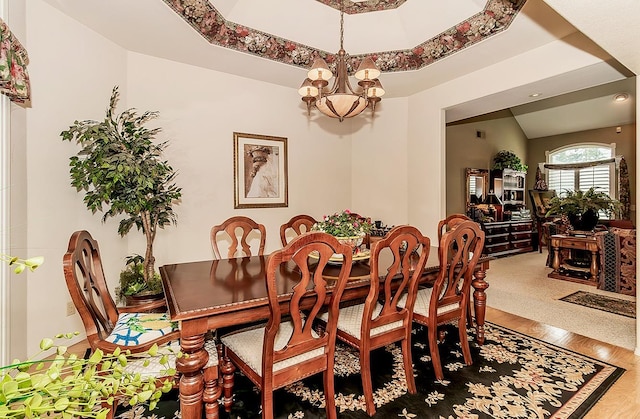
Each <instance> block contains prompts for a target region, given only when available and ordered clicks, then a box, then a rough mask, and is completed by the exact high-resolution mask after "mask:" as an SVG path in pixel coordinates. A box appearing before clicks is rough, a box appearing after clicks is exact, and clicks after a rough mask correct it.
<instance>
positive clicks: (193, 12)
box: [163, 0, 526, 73]
mask: <svg viewBox="0 0 640 419" xmlns="http://www.w3.org/2000/svg"><path fill="white" fill-rule="evenodd" d="M163 1H164V2H165V3H166V4H167V5H168V6H169V7H170V8H172V9H173V10H174V11H175V12H176V13H178V15H180V16H181V17H182V18H183V19H184V20H185V21H186V22H187V23H189V24H190V25H191V26H192V27H193V28H194V29H195V30H196V31H198V32H199V33H200V34H201V35H202V36H203V37H204V38H205V39H206V40H207V41H209V42H210V43H212V44H215V45H219V46H222V47H225V48H230V49H234V50H236V51H240V52H245V53H248V54H252V55H256V56H259V57H262V58H266V59H270V60H273V61H278V62H282V63H285V64H290V65H294V66H297V67H302V68H309V67H310V66H311V63H312V62H313V60H314V58H315V57H316V56H321V57H322V58H324V60H325V61H326V62H327V64H329V66H334V65H335V62H336V54H334V53H329V52H326V51H321V50H316V49H314V48H311V47H309V46H307V45H303V44H300V43H297V42H294V41H291V40H288V39H284V38H280V37H278V36H275V35H271V34H268V33H265V32H261V31H258V30H256V29H252V28H249V27H246V26H243V25H240V24H238V23H234V22H230V21H228V20H226V19H225V18H224V17H223V16H222V15H221V14H220V13H219V12H218V11H217V10H216V9H215V8H214V7H213V6H212V5H211V3H210V1H209V0H163ZM319 1H320V0H319ZM416 1H417V0H416ZM525 3H526V0H488V1H487V3H486V5H485V7H484V9H483V10H482V11H481V12H479V13H477V14H475V15H473V16H471V17H470V18H469V19H467V20H465V21H463V22H461V23H459V24H457V25H455V26H453V27H451V28H449V29H447V30H445V31H444V32H442V33H440V34H439V35H437V36H435V37H433V38H431V39H428V40H426V41H425V42H423V43H421V44H419V45H417V46H415V47H413V48H411V49H405V50H397V51H383V52H371V53H368V54H360V55H352V56H349V57H348V61H347V67H348V69H349V72H350V73H351V72H352V71H353V69H355V68H358V66H359V64H360V61H361V60H362V59H364V58H365V57H367V56H370V57H371V58H372V59H373V60H374V61H375V63H376V65H377V66H378V68H379V69H380V70H381V71H383V72H398V71H412V70H419V69H421V68H423V67H425V66H427V65H429V64H432V63H434V62H435V61H438V60H440V59H442V58H445V57H447V56H449V55H451V54H453V53H455V52H458V51H461V50H462V49H464V48H467V47H469V46H471V45H473V44H475V43H477V42H480V41H482V40H484V39H487V38H488V37H490V36H493V35H495V34H497V33H499V32H501V31H503V30H505V29H506V28H507V27H508V26H509V25H510V24H511V22H512V21H513V19H514V18H515V16H516V15H517V14H518V12H519V11H520V10H521V9H522V7H523V6H524V4H525Z"/></svg>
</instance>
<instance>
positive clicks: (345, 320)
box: [320, 303, 402, 338]
mask: <svg viewBox="0 0 640 419" xmlns="http://www.w3.org/2000/svg"><path fill="white" fill-rule="evenodd" d="M381 311H382V304H379V303H378V304H376V307H375V308H374V310H373V318H375V317H377V316H378V315H380V312H381ZM363 315H364V304H356V305H352V306H347V307H344V308H341V309H340V317H338V329H340V330H341V331H343V332H345V333H348V334H349V335H351V336H353V337H355V338H360V332H361V329H362V317H363ZM320 319H321V320H323V321H325V322H326V321H327V314H326V313H323V314H322V315H320ZM398 327H402V321H397V322H393V323H387V324H384V325H382V326H378V327H374V328H373V329H371V332H370V333H371V336H377V335H379V334H381V333H385V332H388V331H390V330H393V329H397V328H398Z"/></svg>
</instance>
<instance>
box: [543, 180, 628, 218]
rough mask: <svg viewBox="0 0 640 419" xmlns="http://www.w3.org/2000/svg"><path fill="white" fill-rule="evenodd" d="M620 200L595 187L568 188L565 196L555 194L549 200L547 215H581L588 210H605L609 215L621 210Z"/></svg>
mask: <svg viewBox="0 0 640 419" xmlns="http://www.w3.org/2000/svg"><path fill="white" fill-rule="evenodd" d="M620 207H621V205H620V202H619V201H618V200H616V199H613V198H611V197H610V196H609V195H608V194H606V193H605V192H602V191H596V188H595V187H592V188H589V189H588V190H587V191H585V192H583V191H580V190H578V191H571V190H567V191H566V193H565V196H564V197H561V196H554V197H553V198H551V200H550V201H549V207H548V211H547V216H549V215H581V214H584V212H585V211H587V210H593V211H595V212H596V213H598V212H600V211H604V212H605V213H606V214H607V215H609V216H611V214H613V213H615V212H617V211H619V210H620Z"/></svg>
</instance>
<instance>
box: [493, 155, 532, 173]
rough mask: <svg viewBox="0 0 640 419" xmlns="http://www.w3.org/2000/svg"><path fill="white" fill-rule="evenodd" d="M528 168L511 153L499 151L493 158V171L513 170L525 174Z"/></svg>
mask: <svg viewBox="0 0 640 419" xmlns="http://www.w3.org/2000/svg"><path fill="white" fill-rule="evenodd" d="M528 168H529V167H528V166H527V165H526V164H523V163H522V160H520V157H518V156H516V154H515V153H514V152H513V151H508V150H501V151H499V152H498V153H497V154H496V155H495V157H494V158H493V169H496V170H504V169H513V170H516V171H518V172H525V173H526V172H527V169H528Z"/></svg>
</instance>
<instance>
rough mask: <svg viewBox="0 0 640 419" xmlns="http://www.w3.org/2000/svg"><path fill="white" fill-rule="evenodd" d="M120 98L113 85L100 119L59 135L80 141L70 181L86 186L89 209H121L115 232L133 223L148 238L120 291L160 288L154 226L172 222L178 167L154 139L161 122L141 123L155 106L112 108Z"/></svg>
mask: <svg viewBox="0 0 640 419" xmlns="http://www.w3.org/2000/svg"><path fill="white" fill-rule="evenodd" d="M118 99H119V92H118V87H117V86H116V87H114V88H113V91H112V94H111V100H110V101H109V108H108V109H107V112H106V118H105V119H104V120H103V121H93V120H85V121H75V122H74V123H73V125H71V126H70V127H69V129H68V130H66V131H63V132H62V133H61V134H60V135H61V136H62V139H63V140H68V141H72V140H75V141H76V143H78V144H80V145H81V146H82V149H81V150H80V151H78V153H77V155H75V156H72V157H71V158H70V160H71V161H70V166H71V169H70V173H71V185H72V186H74V187H75V188H76V189H77V190H78V191H84V192H85V196H84V203H85V204H86V206H87V208H88V209H89V210H91V211H92V212H94V213H95V212H96V211H101V212H103V213H104V216H103V218H102V220H103V221H106V220H107V219H108V218H109V217H115V216H120V215H124V216H125V218H123V219H122V220H121V221H120V224H119V226H118V233H119V234H120V235H121V236H125V235H126V234H127V233H128V232H129V231H130V230H131V228H132V227H133V226H134V225H135V226H136V227H137V228H138V230H140V231H142V233H143V234H144V235H145V238H146V249H145V254H144V257H142V256H133V257H130V258H129V260H128V262H127V269H125V271H124V272H123V273H122V275H121V283H120V290H119V294H123V295H129V294H140V293H148V294H153V293H161V292H162V284H161V281H160V277H159V274H158V273H157V272H156V271H155V258H154V256H153V243H154V240H155V238H156V233H157V231H158V228H164V227H165V226H167V225H169V224H175V223H176V214H175V213H174V211H173V204H174V203H175V202H177V200H179V199H180V197H181V194H182V192H181V188H179V187H177V186H176V184H175V182H174V180H175V177H176V172H175V171H174V170H173V168H172V167H171V166H170V165H169V164H168V162H167V161H166V160H163V158H162V154H163V151H164V150H165V148H166V146H167V142H166V141H165V142H161V143H158V144H156V143H154V142H153V140H154V139H155V137H156V135H157V134H158V133H159V132H160V131H161V130H160V128H153V129H149V128H146V126H145V124H146V123H147V122H148V121H149V120H151V119H153V118H155V117H157V116H158V113H157V112H150V111H147V112H144V113H142V114H141V115H138V114H137V112H136V110H135V109H128V110H125V111H124V112H122V113H120V114H119V115H116V114H115V108H116V104H117V102H118Z"/></svg>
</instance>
